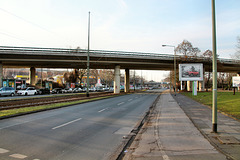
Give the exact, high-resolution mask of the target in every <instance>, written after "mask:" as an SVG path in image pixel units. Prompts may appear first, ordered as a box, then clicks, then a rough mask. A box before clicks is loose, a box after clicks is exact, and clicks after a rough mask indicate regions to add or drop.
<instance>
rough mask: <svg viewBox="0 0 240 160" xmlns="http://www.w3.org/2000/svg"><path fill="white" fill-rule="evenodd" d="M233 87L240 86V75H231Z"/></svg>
mask: <svg viewBox="0 0 240 160" xmlns="http://www.w3.org/2000/svg"><path fill="white" fill-rule="evenodd" d="M232 83H233V87H240V77H236V76H234V77H232Z"/></svg>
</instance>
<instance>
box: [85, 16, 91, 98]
mask: <svg viewBox="0 0 240 160" xmlns="http://www.w3.org/2000/svg"><path fill="white" fill-rule="evenodd" d="M88 14H89V15H88V51H87V93H86V96H87V97H89V60H90V58H89V48H90V12H88Z"/></svg>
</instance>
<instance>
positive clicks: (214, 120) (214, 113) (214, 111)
mask: <svg viewBox="0 0 240 160" xmlns="http://www.w3.org/2000/svg"><path fill="white" fill-rule="evenodd" d="M212 45H213V60H212V65H213V90H212V94H213V104H212V131H213V132H214V133H217V44H216V21H215V0H212Z"/></svg>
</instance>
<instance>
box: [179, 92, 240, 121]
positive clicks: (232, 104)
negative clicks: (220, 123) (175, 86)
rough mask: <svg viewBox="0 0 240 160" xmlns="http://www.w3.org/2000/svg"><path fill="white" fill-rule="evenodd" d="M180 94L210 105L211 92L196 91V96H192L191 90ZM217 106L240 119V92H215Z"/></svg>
mask: <svg viewBox="0 0 240 160" xmlns="http://www.w3.org/2000/svg"><path fill="white" fill-rule="evenodd" d="M181 94H183V95H185V96H188V97H190V98H192V99H194V100H196V101H198V102H200V103H202V104H204V105H207V106H209V107H212V92H198V93H197V96H193V95H192V92H182V93H181ZM217 108H218V110H219V111H221V112H224V113H226V114H228V115H231V116H232V117H234V118H236V119H238V120H240V92H236V94H235V95H233V92H217Z"/></svg>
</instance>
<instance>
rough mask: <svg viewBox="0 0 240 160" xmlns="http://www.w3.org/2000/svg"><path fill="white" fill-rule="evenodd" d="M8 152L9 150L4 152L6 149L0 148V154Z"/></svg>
mask: <svg viewBox="0 0 240 160" xmlns="http://www.w3.org/2000/svg"><path fill="white" fill-rule="evenodd" d="M7 152H9V150H6V149H3V148H0V153H7Z"/></svg>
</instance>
